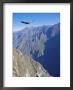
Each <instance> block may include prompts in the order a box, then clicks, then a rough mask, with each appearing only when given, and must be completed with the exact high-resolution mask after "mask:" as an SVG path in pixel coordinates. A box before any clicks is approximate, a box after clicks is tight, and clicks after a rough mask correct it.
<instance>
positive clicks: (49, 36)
mask: <svg viewBox="0 0 73 90" xmlns="http://www.w3.org/2000/svg"><path fill="white" fill-rule="evenodd" d="M13 47H14V48H16V49H19V50H20V51H21V52H22V53H23V54H24V55H25V54H26V55H28V56H29V57H32V58H33V59H34V60H36V61H38V62H39V63H41V64H42V65H43V67H44V68H45V69H46V70H48V72H50V74H51V75H52V76H60V23H58V24H55V25H52V26H49V25H43V26H38V27H31V28H25V29H23V30H21V31H19V32H14V33H13Z"/></svg>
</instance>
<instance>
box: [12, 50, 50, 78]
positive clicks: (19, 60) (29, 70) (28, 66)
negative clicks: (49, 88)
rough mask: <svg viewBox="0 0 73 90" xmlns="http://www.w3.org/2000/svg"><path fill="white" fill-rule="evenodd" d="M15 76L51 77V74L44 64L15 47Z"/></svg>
mask: <svg viewBox="0 0 73 90" xmlns="http://www.w3.org/2000/svg"><path fill="white" fill-rule="evenodd" d="M13 76H16V77H49V76H50V74H48V72H47V71H46V70H45V69H44V68H43V67H42V65H41V64H40V63H38V62H36V61H35V60H33V59H32V58H31V57H28V56H27V55H23V54H22V53H21V52H20V51H19V50H17V49H13Z"/></svg>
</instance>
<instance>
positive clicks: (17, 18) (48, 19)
mask: <svg viewBox="0 0 73 90" xmlns="http://www.w3.org/2000/svg"><path fill="white" fill-rule="evenodd" d="M21 21H25V22H31V24H28V25H26V24H23V23H21ZM59 22H60V13H13V31H20V30H22V29H24V28H26V27H31V26H42V25H53V24H57V23H59Z"/></svg>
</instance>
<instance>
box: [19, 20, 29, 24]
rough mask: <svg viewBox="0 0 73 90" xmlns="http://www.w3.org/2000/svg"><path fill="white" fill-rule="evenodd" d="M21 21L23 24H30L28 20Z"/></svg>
mask: <svg viewBox="0 0 73 90" xmlns="http://www.w3.org/2000/svg"><path fill="white" fill-rule="evenodd" d="M21 23H24V24H30V22H25V21H21Z"/></svg>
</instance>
